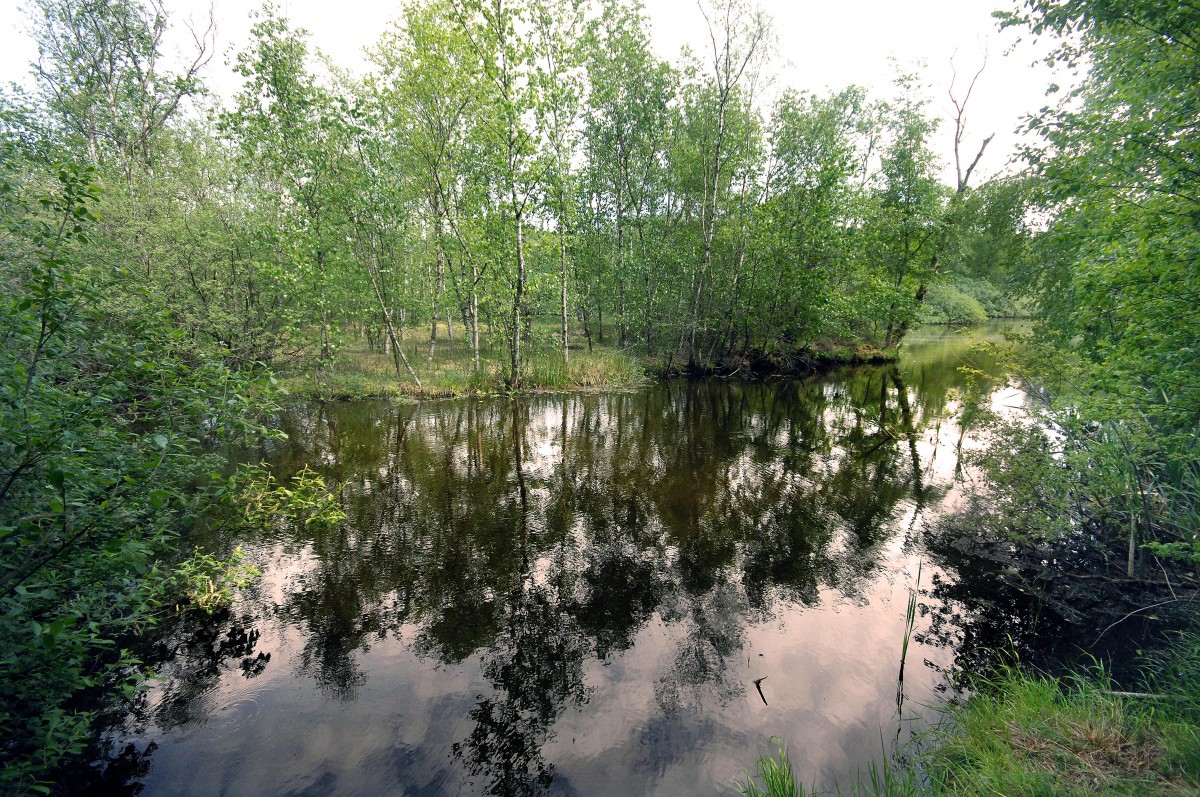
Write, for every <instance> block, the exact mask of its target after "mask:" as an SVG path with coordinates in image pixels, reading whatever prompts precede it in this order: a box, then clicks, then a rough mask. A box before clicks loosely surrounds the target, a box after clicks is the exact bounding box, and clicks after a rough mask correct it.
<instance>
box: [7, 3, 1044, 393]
mask: <svg viewBox="0 0 1200 797" xmlns="http://www.w3.org/2000/svg"><path fill="white" fill-rule="evenodd" d="M705 8H706V9H707V18H708V21H709V27H710V31H711V33H712V48H711V51H710V52H705V53H703V54H700V55H686V54H685V56H684V57H683V59H682V60H681V61H680V63H679V64H678V65H675V66H672V65H670V64H667V63H664V62H662V61H661V60H659V59H658V58H657V57H656V56H655V55H654V54H653V53H652V52H651V49H650V46H649V37H648V33H647V25H648V23H647V21H646V19H645V17H644V16H643V14H642V12H641V10H640V8H639V7H637V6H636V5H634V4H630V3H627V2H623V0H604V2H599V0H597V2H592V3H587V2H579V1H578V0H486V1H484V0H473V2H448V0H428V1H427V2H412V3H409V4H408V5H407V6H405V7H404V8H402V9H401V11H400V15H399V18H398V19H397V21H396V23H395V24H394V26H393V27H391V28H390V29H388V30H387V31H385V32H384V33H383V35H382V36H381V37H380V39H379V41H378V43H377V44H376V45H375V47H374V48H372V50H371V60H372V63H373V67H372V71H371V72H370V73H369V74H367V75H366V76H365V77H364V78H362V79H358V78H352V77H350V76H347V75H345V74H343V73H341V72H339V71H337V70H336V69H333V70H325V69H322V68H320V67H319V66H317V65H316V64H315V63H314V58H313V55H314V54H313V53H312V51H311V49H310V47H309V44H308V40H307V35H306V33H305V32H304V31H301V30H294V29H292V28H291V27H290V25H289V24H288V22H287V20H286V18H284V17H283V16H281V15H280V14H279V13H278V11H277V10H276V9H275V8H273V7H272V6H270V5H267V6H265V7H264V8H262V9H261V10H260V11H258V12H255V20H256V21H255V25H254V27H253V31H252V36H251V41H250V44H249V45H248V47H247V48H246V49H245V50H244V51H243V52H242V53H240V54H239V55H237V57H236V61H235V68H236V71H237V73H238V74H239V75H240V76H241V77H242V78H243V80H244V83H243V87H242V89H241V91H240V92H239V93H238V94H237V96H236V97H234V98H233V99H232V101H231V102H229V103H228V104H226V105H225V106H224V107H221V106H215V107H214V106H213V105H211V104H209V103H207V101H199V102H198V100H199V97H200V92H201V91H202V85H201V83H200V80H199V74H200V70H201V67H202V66H203V64H204V63H205V62H206V61H207V59H208V57H209V56H210V54H211V49H212V46H213V45H212V42H211V40H210V39H209V38H207V33H205V32H200V31H196V32H194V39H195V41H196V42H197V46H196V49H195V52H194V60H193V61H190V62H188V63H186V64H184V65H183V66H181V67H179V68H178V69H177V70H176V71H175V72H169V71H168V70H167V69H166V67H165V64H166V63H167V59H166V58H165V56H164V55H163V53H162V40H163V36H164V32H165V31H166V30H168V29H169V28H168V26H167V21H166V20H167V17H166V10H165V8H164V7H163V6H161V5H160V4H159V3H157V2H155V3H151V4H149V5H143V4H141V3H139V2H137V1H136V0H113V2H108V3H100V4H75V3H66V2H60V0H40V2H39V3H37V4H36V6H35V10H36V11H37V12H38V13H37V14H36V15H35V16H36V19H35V23H36V26H37V30H38V36H39V43H40V45H41V54H42V55H41V60H40V62H39V68H38V71H37V74H36V79H37V84H36V92H35V93H34V95H33V96H31V97H23V96H21V95H19V94H12V95H11V96H9V97H8V98H7V105H8V107H9V112H8V113H7V120H8V129H9V130H10V132H11V133H12V134H14V135H15V136H16V137H17V138H18V139H19V140H20V142H21V145H22V147H23V148H24V149H25V151H26V152H27V153H28V155H29V156H30V157H31V158H34V159H43V158H45V157H47V156H48V155H53V156H55V157H56V159H60V160H61V159H69V158H77V159H80V160H82V161H84V162H89V163H91V164H92V165H94V166H97V167H99V168H102V169H103V170H105V172H106V174H109V175H110V176H111V178H112V184H111V185H108V186H107V190H106V192H105V194H104V197H103V198H102V199H101V200H100V206H101V207H102V208H103V209H104V213H103V216H104V218H105V222H104V223H103V225H102V226H101V228H100V229H99V230H97V233H96V235H95V242H94V245H93V246H91V247H89V248H88V250H87V252H86V253H82V254H81V256H80V265H81V267H86V268H88V269H100V270H103V269H105V268H107V267H108V266H109V265H111V264H112V263H114V262H126V263H127V264H128V265H129V267H130V268H129V275H130V279H129V280H127V281H125V282H124V283H123V282H122V281H120V280H116V281H114V282H113V283H112V289H113V292H112V293H111V294H110V295H108V296H107V297H106V299H107V300H108V301H111V302H112V303H113V304H114V305H117V306H119V307H124V308H127V307H129V306H134V305H137V304H138V303H140V302H144V301H145V299H146V298H149V299H150V300H151V301H153V302H154V303H155V305H156V306H158V307H159V308H160V309H163V310H166V311H169V312H170V313H171V318H172V321H173V322H174V323H176V324H178V325H179V327H180V328H182V329H184V330H186V331H187V333H188V334H189V336H191V337H192V338H193V339H195V340H197V341H200V342H203V343H204V344H209V343H212V344H216V345H217V346H219V347H221V348H222V349H223V350H224V351H225V357H226V360H227V361H228V362H229V363H231V364H233V365H235V366H237V367H243V366H245V365H248V364H250V363H254V362H261V363H268V364H271V363H274V364H281V365H286V364H288V363H296V362H301V363H307V364H309V365H312V366H313V367H314V369H315V372H316V376H317V378H318V381H319V380H320V379H321V378H322V376H323V375H324V374H326V373H327V372H328V369H329V368H330V366H331V364H332V363H334V362H335V361H336V360H337V358H338V353H339V349H340V348H344V347H346V346H357V345H359V342H360V341H361V340H362V339H363V338H365V339H366V344H367V346H368V347H369V348H371V349H373V350H375V351H377V352H380V353H381V354H387V355H389V356H391V357H392V358H393V360H394V365H395V372H396V377H397V379H400V380H406V381H410V382H414V383H419V377H418V375H417V372H416V370H415V369H414V367H413V363H411V362H410V360H411V359H412V357H413V356H414V355H415V354H416V346H414V345H412V344H411V340H412V338H413V336H416V335H422V334H423V333H421V332H419V331H417V330H419V329H421V328H424V329H427V330H428V335H427V336H426V337H427V340H428V349H427V352H426V357H427V358H428V359H430V360H432V359H433V358H435V357H437V356H438V337H439V335H448V336H450V337H451V338H453V336H454V335H455V334H456V329H457V330H460V332H458V333H457V334H460V335H461V337H460V342H461V341H466V342H467V344H468V346H469V348H470V351H471V360H472V366H471V367H472V368H473V369H474V370H475V371H476V372H480V371H485V370H488V367H489V365H490V366H492V367H493V368H494V369H496V370H501V369H502V370H503V372H504V374H505V381H506V382H507V383H508V384H509V385H511V386H516V385H518V384H520V383H522V382H523V381H528V379H529V377H530V366H529V354H530V352H531V351H546V352H553V351H557V352H559V353H560V355H561V358H562V359H563V360H564V361H565V360H568V359H569V358H570V347H571V346H572V345H574V346H577V347H578V346H582V345H584V343H585V342H586V345H587V346H588V347H589V348H591V346H592V345H593V344H594V343H597V342H599V343H603V342H605V341H613V342H615V343H616V344H617V345H618V346H620V347H621V348H623V349H626V350H629V351H636V352H638V353H640V354H644V355H648V356H653V357H655V358H658V359H659V360H660V361H662V362H663V363H664V364H665V365H666V366H667V367H668V368H670V367H675V366H679V367H690V368H693V369H698V370H706V369H708V368H711V367H713V366H714V365H716V364H719V363H720V362H721V361H722V360H724V359H726V358H728V357H729V356H730V355H734V354H737V355H744V354H747V353H751V352H757V353H770V352H772V351H784V352H790V351H794V350H795V349H797V348H802V347H805V346H807V345H811V344H812V343H814V342H815V341H820V340H828V339H835V338H836V339H842V340H845V341H847V342H858V341H867V342H873V343H875V344H876V345H880V346H895V345H898V343H899V342H900V340H901V339H902V338H903V336H904V334H905V333H906V331H907V330H908V329H909V328H910V327H911V325H912V324H913V323H914V321H915V320H916V317H917V313H918V310H919V308H920V305H921V303H922V301H923V300H924V298H925V296H926V293H927V291H928V290H929V286H930V285H932V284H934V283H935V282H936V281H937V280H938V279H940V278H941V277H942V276H943V275H945V274H947V273H954V274H962V275H964V276H969V277H976V278H983V279H988V280H992V281H993V282H996V283H997V284H1003V283H1004V281H1005V280H1006V279H1007V277H1008V274H1009V273H1010V271H1011V267H1012V260H1013V258H1012V257H1008V258H1001V262H997V260H996V257H995V255H994V253H993V251H992V249H991V248H990V247H989V246H988V245H987V243H986V242H987V241H991V240H993V239H997V238H1004V237H1005V236H1008V238H1013V237H1016V238H1018V239H1022V238H1023V237H1024V236H1023V225H1022V217H1021V213H1020V210H1019V207H1018V206H1019V204H1020V203H1019V202H1017V203H1016V204H1015V205H1014V203H1013V201H1012V197H1013V193H1012V192H1007V193H1006V192H1004V191H1003V190H993V189H991V188H990V187H989V186H981V187H980V189H979V190H973V189H972V188H970V187H968V186H967V185H966V182H965V181H966V178H967V177H969V170H968V174H967V175H966V177H964V178H963V180H962V181H961V183H960V185H959V187H958V191H957V192H951V191H948V190H947V189H945V188H944V187H943V186H941V185H940V184H939V182H938V181H937V179H935V175H936V169H937V164H938V162H939V161H940V160H942V159H948V158H950V157H951V153H949V152H947V153H935V152H933V151H932V150H931V149H930V135H931V133H932V132H933V130H934V129H935V127H936V125H937V119H935V118H934V117H933V115H932V114H931V113H930V110H929V107H928V105H927V101H926V99H925V97H924V96H923V88H922V87H921V85H920V83H919V81H918V80H917V79H916V78H915V77H913V76H901V77H900V78H898V80H897V84H896V96H895V97H893V98H890V99H887V100H879V99H871V98H869V97H867V96H866V94H865V93H864V92H863V91H862V90H861V89H858V88H854V87H849V88H846V89H845V90H842V91H839V92H833V93H830V94H828V95H824V96H820V95H813V94H808V93H803V94H800V93H794V92H784V93H783V94H782V95H780V96H779V97H778V98H777V99H776V100H775V101H774V102H773V103H772V104H771V105H770V107H769V108H767V107H766V105H765V103H764V100H763V98H762V97H761V96H760V92H759V86H760V85H761V84H762V83H763V82H764V81H765V75H766V73H767V70H768V68H769V61H770V58H771V55H772V46H773V42H772V39H771V36H770V22H769V20H768V19H766V18H765V17H764V16H763V15H762V14H761V12H758V11H757V10H755V9H754V8H753V6H752V5H751V4H749V3H747V2H744V1H743V0H728V1H727V2H725V1H724V0H723V2H720V3H716V4H715V5H712V6H711V7H710V6H706V7H705ZM764 108H765V109H766V110H764ZM956 122H961V115H960V118H959V119H958V120H956ZM959 140H960V141H961V135H960V136H959ZM956 147H957V144H956ZM953 155H954V157H955V158H956V159H957V158H958V155H959V153H958V152H957V150H956V151H955V152H954V153H953ZM1006 203H1007V204H1006ZM1014 207H1018V209H1017V210H1016V211H1015V212H1008V213H1007V214H1006V213H1005V210H1006V208H1007V209H1009V210H1010V211H1011V209H1012V208H1014ZM1018 249H1019V247H1014V246H1009V247H1008V249H1007V253H1008V254H1010V255H1011V254H1012V253H1014V252H1017V251H1018ZM1017 257H1019V254H1018V255H1017ZM938 295H940V296H943V297H944V296H945V295H946V294H945V292H944V291H943V292H942V293H941V294H936V293H935V296H938ZM980 317H981V316H980V315H979V313H978V308H976V307H974V306H971V308H970V312H967V313H965V314H964V313H961V312H955V313H953V318H947V320H951V321H953V322H957V323H969V322H974V321H977V320H979V318H980ZM932 318H934V319H937V320H940V318H939V317H938V316H933V317H932ZM406 344H407V345H406Z"/></svg>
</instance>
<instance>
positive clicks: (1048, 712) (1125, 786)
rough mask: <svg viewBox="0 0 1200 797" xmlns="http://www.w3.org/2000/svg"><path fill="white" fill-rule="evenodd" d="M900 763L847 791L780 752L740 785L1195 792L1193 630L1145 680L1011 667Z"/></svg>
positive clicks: (923, 793)
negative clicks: (1127, 684) (1131, 684)
mask: <svg viewBox="0 0 1200 797" xmlns="http://www.w3.org/2000/svg"><path fill="white" fill-rule="evenodd" d="M944 711H945V714H944V717H943V720H942V722H941V723H940V724H939V725H938V726H937V727H935V728H932V729H929V730H928V731H926V732H925V733H924V734H923V735H922V736H920V737H919V739H918V742H917V744H916V745H915V746H916V748H917V750H916V751H915V752H913V751H906V752H909V753H910V754H908V755H906V756H901V758H902V759H905V760H906V761H907V763H905V764H904V765H902V766H899V767H892V766H888V767H885V768H872V769H870V770H869V772H868V774H867V775H866V776H863V777H860V778H859V779H858V780H857V782H855V783H854V785H853V786H852V787H851V789H850V791H849V792H841V791H836V790H835V791H820V790H814V789H810V788H806V787H805V786H804V785H803V783H802V782H797V780H796V777H797V776H796V774H795V773H794V772H793V771H792V767H791V764H790V762H789V760H788V758H787V756H786V752H784V751H782V750H780V751H777V752H776V753H774V754H771V755H768V756H764V757H763V758H761V759H760V760H759V761H758V765H757V769H756V771H755V773H754V775H753V776H750V775H747V777H746V778H745V779H744V780H743V781H742V782H740V783H739V784H738V790H739V791H740V792H741V793H742V794H743V795H755V796H757V795H771V797H782V796H783V795H806V794H839V793H849V794H854V795H861V796H862V797H868V795H886V797H945V796H948V795H961V796H966V795H988V796H989V797H1000V796H1001V795H1003V797H1043V796H1044V797H1052V796H1053V797H1076V796H1078V797H1084V795H1088V796H1089V797H1118V796H1121V797H1125V796H1126V795H1128V796H1129V797H1133V796H1134V795H1162V796H1163V797H1168V796H1173V795H1196V794H1200V636H1198V635H1195V634H1185V635H1181V636H1180V637H1179V638H1178V639H1177V640H1176V642H1175V644H1174V645H1173V647H1172V648H1171V650H1170V651H1169V652H1168V653H1167V654H1166V655H1165V656H1164V657H1163V658H1162V659H1160V660H1159V661H1157V662H1156V663H1154V666H1153V667H1152V668H1151V672H1150V674H1148V675H1147V677H1146V680H1145V682H1144V683H1143V688H1142V690H1140V691H1136V692H1125V691H1119V690H1117V689H1116V688H1114V687H1113V685H1112V684H1110V683H1109V682H1108V681H1107V679H1106V678H1105V677H1104V676H1103V674H1098V675H1097V674H1093V675H1089V676H1078V677H1074V678H1070V679H1066V680H1059V679H1052V678H1049V677H1046V676H1043V675H1040V674H1037V673H1030V672H1025V671H1021V670H1019V669H1010V670H1008V671H1006V672H1005V673H1003V674H1002V675H1001V676H999V677H998V678H996V679H995V680H992V681H990V682H988V683H984V684H980V685H979V687H978V689H977V691H975V692H974V693H973V694H972V695H971V697H970V698H969V699H967V700H965V701H963V702H961V703H950V704H947V705H946V706H944Z"/></svg>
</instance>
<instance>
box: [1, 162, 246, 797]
mask: <svg viewBox="0 0 1200 797" xmlns="http://www.w3.org/2000/svg"><path fill="white" fill-rule="evenodd" d="M4 166H5V167H6V168H5V171H4V172H3V182H2V183H0V202H3V204H4V217H5V219H6V227H5V231H4V235H3V238H2V239H0V247H2V248H0V264H2V266H3V270H2V271H0V281H2V283H0V284H2V286H3V292H4V301H3V304H0V330H2V332H0V400H2V402H3V403H2V407H3V411H2V412H0V694H2V696H3V700H2V701H0V727H3V729H4V742H3V746H2V747H0V757H2V759H3V761H4V767H3V772H2V774H0V788H2V789H3V790H4V791H6V792H11V791H13V790H15V791H22V790H24V789H27V788H35V787H36V786H37V780H38V779H39V778H41V777H44V776H45V774H46V772H47V771H49V770H51V769H52V768H53V767H54V766H55V765H56V764H57V763H58V762H59V761H60V760H61V759H62V758H63V757H64V756H65V755H69V754H73V753H77V752H79V751H80V750H81V749H82V746H83V744H84V742H85V741H86V739H87V737H88V735H89V733H90V728H89V721H90V717H91V712H90V709H91V708H92V707H93V706H94V705H95V699H96V696H97V695H100V694H103V693H105V692H107V691H110V690H112V689H114V688H120V689H124V690H126V691H129V690H132V689H133V688H134V687H135V685H136V683H137V680H138V679H139V677H140V676H139V670H138V667H137V664H138V662H137V660H136V658H135V657H134V655H133V654H132V653H130V651H129V649H128V646H129V645H130V644H131V642H132V640H133V638H134V637H136V636H137V635H138V634H139V633H140V631H141V630H142V629H144V628H145V627H146V626H147V625H149V624H152V623H153V622H154V621H155V620H156V618H157V617H159V616H160V615H161V613H162V612H163V611H164V610H165V608H164V605H169V604H172V603H175V602H178V601H182V600H186V595H187V594H188V592H189V590H190V589H191V587H192V586H193V582H194V581H196V580H199V579H203V580H206V581H207V582H208V583H209V584H210V585H212V587H211V589H210V592H211V591H212V590H219V589H220V588H221V586H220V585H221V584H223V583H224V577H225V576H226V575H227V574H228V570H227V565H226V563H225V562H223V561H221V560H219V559H218V558H216V557H213V556H212V555H204V556H201V555H198V556H197V557H196V558H193V559H189V560H187V561H184V562H181V559H182V557H181V556H180V555H179V554H178V552H177V551H176V550H175V541H176V540H178V539H179V537H180V535H181V533H182V532H183V531H184V530H185V529H186V528H187V527H188V526H189V524H190V523H191V522H193V520H194V519H195V518H196V517H198V516H199V515H200V514H201V513H203V512H205V511H206V509H207V508H208V507H209V506H210V505H212V504H214V503H216V502H217V499H218V496H217V495H216V494H215V493H213V492H212V491H211V490H206V489H203V488H202V487H201V484H202V482H203V481H204V480H206V479H208V478H209V474H210V473H211V472H213V471H214V470H215V469H217V468H218V466H219V463H220V460H219V458H218V457H216V456H215V455H213V454H211V453H206V452H209V451H211V450H212V446H213V445H215V444H218V443H221V442H226V441H230V440H235V439H238V438H241V437H244V436H245V435H246V434H247V433H251V432H254V431H255V427H254V426H253V425H252V424H251V422H250V420H249V419H250V416H251V413H250V412H249V409H250V408H249V406H248V404H247V400H246V398H245V396H246V395H247V388H248V382H247V380H246V378H245V377H242V376H239V375H238V374H236V373H234V372H232V371H230V370H229V369H228V368H226V367H225V366H224V365H223V364H222V363H221V361H220V359H219V358H217V357H213V356H210V355H206V354H205V353H204V352H203V351H202V350H197V349H196V348H195V347H194V346H192V345H191V343H190V341H189V340H188V338H187V336H186V334H184V333H182V332H181V331H180V330H178V329H176V328H174V327H173V326H172V325H171V324H170V323H168V322H167V320H166V319H165V317H164V316H163V315H162V314H160V313H156V312H153V311H152V310H151V308H149V307H148V306H145V305H143V306H141V307H139V308H136V309H131V310H129V311H128V312H126V313H123V314H120V315H115V314H113V313H112V311H111V310H105V309H104V305H105V303H104V302H103V301H102V299H101V296H102V293H103V290H104V287H105V286H104V284H103V283H102V282H101V281H99V280H97V279H96V278H94V277H88V276H84V275H82V274H80V273H79V272H78V271H77V268H76V260H75V258H76V255H77V253H78V252H79V251H80V250H81V248H83V247H85V246H87V245H88V244H89V236H90V234H91V231H92V230H93V229H94V228H95V226H96V224H97V223H98V221H99V220H98V218H97V217H96V215H95V207H96V205H97V203H98V189H97V187H96V185H95V183H94V179H95V178H96V173H95V172H94V170H92V169H90V168H86V167H71V166H64V167H61V168H60V169H58V170H57V172H55V173H53V174H51V175H40V174H39V175H30V174H27V175H25V177H26V179H25V180H20V179H18V178H19V176H20V175H18V174H17V173H15V172H14V171H13V170H12V166H13V164H12V163H11V161H10V160H9V159H8V158H5V162H4ZM211 605H212V597H211V596H210V598H209V606H210V607H211Z"/></svg>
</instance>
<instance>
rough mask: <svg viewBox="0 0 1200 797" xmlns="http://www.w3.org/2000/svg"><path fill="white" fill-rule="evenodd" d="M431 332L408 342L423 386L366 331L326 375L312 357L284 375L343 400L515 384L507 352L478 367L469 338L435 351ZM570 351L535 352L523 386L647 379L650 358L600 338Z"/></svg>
mask: <svg viewBox="0 0 1200 797" xmlns="http://www.w3.org/2000/svg"><path fill="white" fill-rule="evenodd" d="M444 330H445V328H444V327H443V335H444ZM428 335H429V331H428V329H422V330H419V331H418V330H410V331H409V334H407V335H406V337H407V338H408V342H406V343H405V344H404V353H405V356H406V357H407V358H408V361H409V364H410V365H411V366H412V368H413V371H414V372H416V375H417V378H418V379H419V380H420V385H418V384H416V383H415V382H414V381H413V380H412V378H411V377H410V376H409V375H408V374H407V373H404V374H403V376H397V374H396V366H395V363H394V362H393V360H392V356H391V354H390V353H384V352H382V351H372V350H371V348H370V347H369V346H368V345H367V342H366V340H365V339H362V338H351V339H348V340H345V341H344V342H343V345H342V346H341V347H340V348H339V350H338V354H337V356H336V357H335V359H334V361H333V363H332V364H331V365H330V366H329V367H328V368H326V369H325V370H324V371H323V372H321V373H319V374H318V372H317V370H316V369H315V367H314V366H313V364H312V363H311V362H309V363H305V364H303V365H294V366H290V367H284V368H282V369H280V371H279V373H278V376H279V379H280V382H281V384H282V385H283V387H284V388H285V389H286V390H287V391H288V392H289V393H291V394H293V395H301V396H312V397H317V398H324V399H336V400H342V399H347V400H348V399H367V398H410V399H428V398H449V397H454V396H470V395H488V394H495V393H503V392H506V391H507V390H508V387H507V383H506V380H507V378H508V369H507V367H506V362H507V361H506V356H507V353H506V352H502V351H496V350H491V349H488V350H484V351H482V352H481V357H480V360H481V363H480V370H479V371H478V372H476V371H475V369H474V363H473V358H472V356H471V350H470V347H469V345H468V344H467V342H466V341H464V340H462V339H461V338H456V339H455V340H453V341H451V340H448V339H446V338H444V337H443V338H442V339H441V340H439V341H438V342H437V343H436V345H435V347H434V350H433V353H432V355H431V354H430V348H429V337H428ZM420 336H423V337H420ZM569 355H570V356H569V359H568V361H567V362H565V363H564V362H563V357H562V352H561V351H560V350H557V349H551V348H550V347H548V346H546V347H543V348H541V349H535V350H534V351H532V352H531V353H529V354H528V355H527V359H526V361H525V367H524V372H523V374H522V382H523V389H524V390H527V391H538V390H573V389H581V388H594V387H629V386H632V385H636V384H640V383H642V382H644V381H645V380H646V378H647V376H646V373H647V371H646V364H645V363H644V362H643V361H642V360H640V359H639V358H637V357H635V356H633V355H632V354H629V353H627V352H625V351H622V350H621V349H619V348H617V347H615V346H610V345H593V346H592V348H591V350H590V351H589V350H588V347H587V344H586V342H584V341H578V342H576V341H572V346H571V350H570V353H569Z"/></svg>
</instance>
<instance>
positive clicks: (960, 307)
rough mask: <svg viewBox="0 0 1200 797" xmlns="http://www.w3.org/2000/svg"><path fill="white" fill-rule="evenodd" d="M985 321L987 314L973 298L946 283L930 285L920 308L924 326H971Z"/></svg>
mask: <svg viewBox="0 0 1200 797" xmlns="http://www.w3.org/2000/svg"><path fill="white" fill-rule="evenodd" d="M987 320H988V314H987V312H986V311H985V310H984V309H983V305H981V304H980V303H979V301H978V300H977V299H976V298H975V297H973V296H970V295H969V294H966V293H964V292H963V291H961V290H959V289H958V288H957V287H955V286H954V285H953V284H950V283H946V282H939V283H936V284H934V285H931V286H930V287H929V293H927V294H926V296H925V303H924V304H923V305H922V307H921V321H922V322H923V323H926V324H950V325H952V326H972V325H975V324H982V323H983V322H984V321H987Z"/></svg>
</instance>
